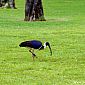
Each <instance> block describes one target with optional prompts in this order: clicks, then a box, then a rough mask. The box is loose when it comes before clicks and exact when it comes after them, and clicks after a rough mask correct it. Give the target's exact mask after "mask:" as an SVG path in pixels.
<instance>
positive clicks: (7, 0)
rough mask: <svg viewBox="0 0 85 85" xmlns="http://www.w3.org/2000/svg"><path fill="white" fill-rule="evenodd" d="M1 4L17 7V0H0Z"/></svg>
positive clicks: (5, 6) (6, 6)
mask: <svg viewBox="0 0 85 85" xmlns="http://www.w3.org/2000/svg"><path fill="white" fill-rule="evenodd" d="M0 1H1V4H2V6H3V7H4V8H13V9H16V7H15V0H0Z"/></svg>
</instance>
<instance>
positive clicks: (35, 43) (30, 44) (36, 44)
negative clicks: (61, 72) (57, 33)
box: [19, 40, 52, 60]
mask: <svg viewBox="0 0 85 85" xmlns="http://www.w3.org/2000/svg"><path fill="white" fill-rule="evenodd" d="M19 46H20V47H26V48H29V52H30V53H32V58H33V60H34V58H35V57H36V54H35V53H34V50H35V49H38V50H44V49H45V48H46V47H47V46H48V47H49V50H50V55H52V50H51V46H50V43H49V42H45V43H44V44H42V42H41V41H39V40H28V41H24V42H21V43H20V44H19ZM36 58H37V57H36Z"/></svg>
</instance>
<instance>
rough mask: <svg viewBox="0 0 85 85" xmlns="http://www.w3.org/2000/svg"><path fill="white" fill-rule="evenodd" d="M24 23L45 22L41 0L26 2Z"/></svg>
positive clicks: (28, 0) (27, 0)
mask: <svg viewBox="0 0 85 85" xmlns="http://www.w3.org/2000/svg"><path fill="white" fill-rule="evenodd" d="M24 20H25V21H45V18H44V13H43V6H42V1H41V0H26V3H25V19H24Z"/></svg>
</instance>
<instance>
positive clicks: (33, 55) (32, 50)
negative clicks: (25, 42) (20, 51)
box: [29, 49, 36, 60]
mask: <svg viewBox="0 0 85 85" xmlns="http://www.w3.org/2000/svg"><path fill="white" fill-rule="evenodd" d="M29 52H31V53H32V57H33V60H34V57H36V55H35V54H34V49H30V50H29Z"/></svg>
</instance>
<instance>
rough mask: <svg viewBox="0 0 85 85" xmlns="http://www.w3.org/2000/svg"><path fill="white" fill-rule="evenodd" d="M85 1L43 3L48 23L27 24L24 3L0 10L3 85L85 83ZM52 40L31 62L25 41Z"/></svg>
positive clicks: (1, 75) (55, 0)
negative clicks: (24, 46) (51, 52)
mask: <svg viewBox="0 0 85 85" xmlns="http://www.w3.org/2000/svg"><path fill="white" fill-rule="evenodd" d="M84 2H85V1H82V0H81V1H79V0H75V1H74V0H70V1H69V0H53V1H51V0H49V1H45V0H43V5H44V12H45V17H46V20H47V21H46V22H24V21H23V19H24V4H23V3H24V1H20V0H19V1H16V6H17V7H18V9H16V10H11V9H1V8H0V84H1V85H20V84H21V85H84V84H85V72H84V71H85V24H84V23H85V11H84V9H85V6H84ZM31 39H38V40H41V41H42V42H43V43H44V42H46V41H49V42H50V44H51V47H52V51H53V55H52V56H50V53H49V49H48V48H46V49H45V50H43V51H38V50H36V51H35V53H36V55H37V57H38V58H37V59H35V61H32V58H31V54H30V53H29V52H28V49H26V48H20V47H19V46H18V45H19V43H20V42H22V41H25V40H31Z"/></svg>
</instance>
